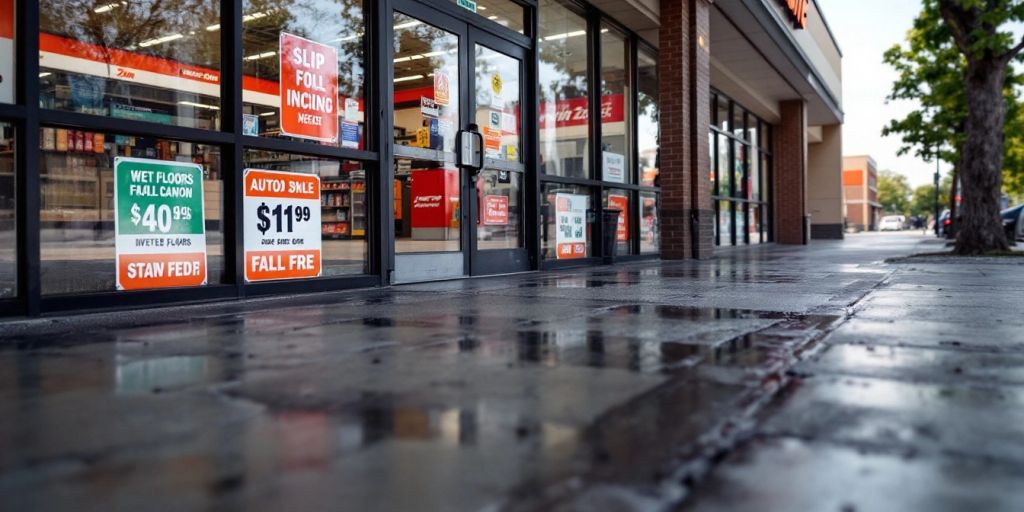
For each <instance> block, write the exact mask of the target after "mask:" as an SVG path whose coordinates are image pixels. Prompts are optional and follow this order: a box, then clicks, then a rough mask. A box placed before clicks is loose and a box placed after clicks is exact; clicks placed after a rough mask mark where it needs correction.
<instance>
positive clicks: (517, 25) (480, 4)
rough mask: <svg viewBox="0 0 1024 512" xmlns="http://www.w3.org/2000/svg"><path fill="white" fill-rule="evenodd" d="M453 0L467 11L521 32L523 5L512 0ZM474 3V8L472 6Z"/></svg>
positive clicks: (523, 17)
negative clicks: (473, 0)
mask: <svg viewBox="0 0 1024 512" xmlns="http://www.w3.org/2000/svg"><path fill="white" fill-rule="evenodd" d="M450 1H452V2H455V3H457V4H458V5H459V7H462V8H464V9H466V10H468V11H471V12H475V13H477V14H479V15H480V16H483V17H485V18H487V19H489V20H491V21H493V22H495V23H497V24H498V25H501V26H503V27H508V28H509V29H512V30H515V31H516V32H519V33H520V34H522V33H523V27H525V25H524V24H523V20H524V19H525V16H524V10H523V6H521V5H519V4H517V3H515V2H513V1H512V0H480V1H476V2H464V1H461V2H460V1H459V0H450ZM474 4H475V6H476V7H475V10H474V8H473V7H472V6H473V5H474Z"/></svg>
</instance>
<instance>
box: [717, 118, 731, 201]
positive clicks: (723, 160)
mask: <svg viewBox="0 0 1024 512" xmlns="http://www.w3.org/2000/svg"><path fill="white" fill-rule="evenodd" d="M730 147H732V139H730V138H729V137H728V136H727V135H724V134H721V133H720V134H718V194H719V195H722V196H727V195H729V194H731V192H730V188H729V187H731V186H732V185H731V178H732V171H731V170H730V169H729V164H730V163H731V162H732V157H731V156H730V155H729V148H730Z"/></svg>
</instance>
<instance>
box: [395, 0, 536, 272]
mask: <svg viewBox="0 0 1024 512" xmlns="http://www.w3.org/2000/svg"><path fill="white" fill-rule="evenodd" d="M395 5H396V7H395V11H394V19H393V23H394V40H393V48H394V63H393V65H392V70H393V75H392V79H393V81H394V103H393V104H394V113H393V119H394V135H393V137H394V140H393V144H394V145H393V153H394V161H393V165H394V177H393V183H392V186H393V192H394V205H393V208H392V211H393V219H394V233H395V236H394V248H395V274H394V278H393V281H394V282H414V281H425V280H433V279H447V278H453V277H460V276H465V275H482V274H496V273H507V272H517V271H523V270H527V269H528V268H529V259H528V257H527V251H526V248H525V233H524V229H523V220H524V218H523V217H524V215H523V213H524V206H525V205H524V199H525V195H524V190H525V183H526V180H525V175H526V166H525V164H524V162H525V158H524V154H523V147H524V146H523V144H524V141H525V138H524V137H523V133H524V132H523V117H522V103H523V99H524V97H525V93H526V91H525V88H524V83H523V71H524V69H523V66H524V64H523V63H524V52H523V50H522V49H521V48H520V47H518V46H515V45H513V44H511V43H508V42H506V41H503V40H501V39H499V38H497V37H494V36H491V35H489V34H486V33H484V32H483V31H480V30H478V29H476V28H474V27H473V26H471V25H469V24H467V23H465V22H462V21H458V20H454V19H452V18H449V17H448V16H445V15H443V14H440V13H438V12H436V11H434V10H432V9H429V8H426V7H424V6H423V5H421V4H416V3H413V2H408V3H403V2H396V4H395ZM460 130H468V131H476V132H478V133H479V134H480V136H481V138H482V140H483V156H484V158H483V162H484V166H483V169H481V170H479V171H476V170H471V169H460V168H459V167H457V166H456V138H457V134H458V132H459V131H460Z"/></svg>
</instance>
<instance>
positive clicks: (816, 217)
mask: <svg viewBox="0 0 1024 512" xmlns="http://www.w3.org/2000/svg"><path fill="white" fill-rule="evenodd" d="M807 208H808V213H810V214H811V223H812V224H842V222H843V216H844V213H845V212H843V127H842V125H829V126H823V127H822V129H821V142H819V143H817V144H808V146H807Z"/></svg>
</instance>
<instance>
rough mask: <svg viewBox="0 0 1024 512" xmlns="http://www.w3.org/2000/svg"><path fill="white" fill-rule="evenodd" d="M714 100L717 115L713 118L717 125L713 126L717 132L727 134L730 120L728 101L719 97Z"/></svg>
mask: <svg viewBox="0 0 1024 512" xmlns="http://www.w3.org/2000/svg"><path fill="white" fill-rule="evenodd" d="M715 98H716V101H715V103H716V104H717V105H718V115H717V116H715V119H716V120H717V123H716V124H715V126H717V127H718V129H719V130H722V131H725V132H727V131H729V120H730V119H732V116H731V114H729V99H728V98H726V97H724V96H720V95H719V96H716V97H715Z"/></svg>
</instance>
